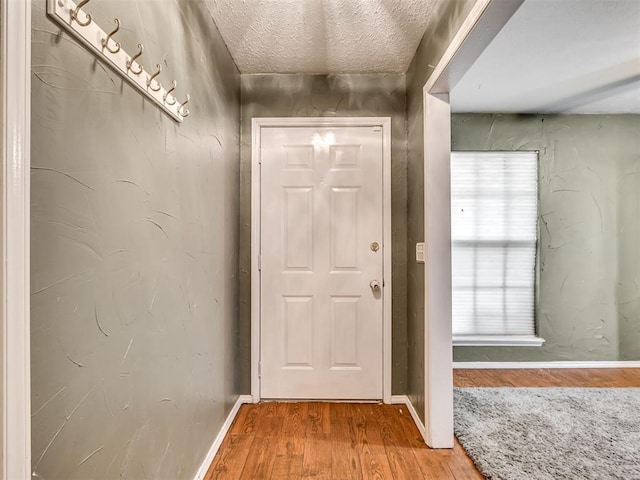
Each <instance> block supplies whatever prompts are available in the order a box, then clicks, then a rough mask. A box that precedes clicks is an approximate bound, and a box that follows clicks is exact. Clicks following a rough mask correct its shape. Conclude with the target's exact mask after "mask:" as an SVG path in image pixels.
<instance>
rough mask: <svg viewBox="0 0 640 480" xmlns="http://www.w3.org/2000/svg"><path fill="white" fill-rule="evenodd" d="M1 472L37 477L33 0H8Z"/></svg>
mask: <svg viewBox="0 0 640 480" xmlns="http://www.w3.org/2000/svg"><path fill="white" fill-rule="evenodd" d="M0 8H1V9H2V13H1V18H2V24H1V25H0V33H1V35H2V41H1V42H0V43H1V44H2V53H1V54H0V58H1V61H2V66H1V68H0V71H1V74H2V78H1V80H0V82H1V84H2V98H1V99H0V104H1V105H2V127H1V128H2V134H0V145H1V146H2V174H1V178H2V199H1V200H0V202H1V205H2V262H1V263H0V265H1V266H0V271H2V293H1V295H2V313H1V320H0V322H1V331H0V339H1V341H2V346H1V347H0V348H2V360H1V362H2V363H1V375H2V385H1V392H0V393H1V399H0V402H1V406H2V418H1V420H0V423H1V424H2V441H1V442H2V443H1V446H2V452H1V454H0V455H1V456H0V466H1V473H2V478H7V479H25V478H30V477H31V411H30V405H31V398H30V397H31V388H30V387H31V380H30V363H31V359H30V348H29V347H30V345H29V342H30V339H29V307H30V286H29V285H30V278H29V242H30V239H29V235H30V232H29V224H30V199H29V195H30V193H29V192H30V189H29V187H30V175H29V174H30V146H31V139H30V132H31V1H30V0H8V1H3V2H1V5H0Z"/></svg>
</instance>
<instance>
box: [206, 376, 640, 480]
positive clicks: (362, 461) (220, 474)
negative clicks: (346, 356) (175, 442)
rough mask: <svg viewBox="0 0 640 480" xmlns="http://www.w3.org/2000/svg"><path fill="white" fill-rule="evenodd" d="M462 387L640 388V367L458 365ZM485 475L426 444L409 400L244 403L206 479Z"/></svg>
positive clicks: (456, 478)
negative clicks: (403, 402)
mask: <svg viewBox="0 0 640 480" xmlns="http://www.w3.org/2000/svg"><path fill="white" fill-rule="evenodd" d="M454 384H455V385H456V386H460V387H481V386H483V387H499V386H514V387H534V386H537V387H556V386H566V387H581V386H585V387H638V386H640V369H579V370H573V369H571V370H570V369H549V370H454ZM308 478H313V479H326V480H369V479H376V480H386V479H389V480H404V479H410V480H417V479H421V478H422V479H433V480H482V479H483V477H482V475H481V474H480V473H479V472H478V470H477V469H476V467H475V466H474V465H473V462H472V461H471V459H470V458H469V457H468V456H467V454H466V453H465V451H464V450H463V448H462V447H461V446H460V444H459V443H458V442H457V440H456V443H455V446H454V448H453V449H452V450H432V449H430V448H428V447H426V446H425V444H424V442H423V440H422V438H421V437H420V433H419V432H418V429H417V428H416V426H415V424H414V422H413V419H412V418H411V415H410V414H409V412H408V411H407V409H406V407H405V406H404V405H382V404H372V403H369V404H367V403H359V404H357V403H320V402H304V403H302V402H297V403H296V402H291V403H287V402H265V403H260V404H255V405H243V406H242V407H241V409H240V411H239V413H238V415H237V417H236V419H235V421H234V422H233V425H232V426H231V429H230V430H229V433H228V434H227V436H226V437H225V440H224V442H223V443H222V445H221V447H220V449H219V450H218V453H217V455H216V457H215V458H214V460H213V462H212V464H211V467H210V468H209V471H208V473H207V475H206V477H205V480H212V479H224V480H230V479H243V480H244V479H248V480H258V479H274V480H286V479H291V480H294V479H295V480H297V479H308Z"/></svg>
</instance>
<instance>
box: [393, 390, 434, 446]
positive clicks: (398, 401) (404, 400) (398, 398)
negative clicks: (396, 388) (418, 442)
mask: <svg viewBox="0 0 640 480" xmlns="http://www.w3.org/2000/svg"><path fill="white" fill-rule="evenodd" d="M391 403H393V404H395V405H405V406H406V407H407V410H409V413H410V414H411V418H413V422H414V423H415V424H416V427H418V431H419V432H420V435H421V436H422V438H423V439H424V441H425V443H426V442H427V438H426V429H425V428H424V424H423V423H422V420H420V417H419V416H418V412H417V411H416V409H415V407H414V406H413V403H411V400H410V399H409V397H408V396H407V395H391Z"/></svg>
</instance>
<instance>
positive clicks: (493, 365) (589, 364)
mask: <svg viewBox="0 0 640 480" xmlns="http://www.w3.org/2000/svg"><path fill="white" fill-rule="evenodd" d="M453 368H456V369H458V368H469V369H487V370H490V369H496V370H503V369H504V370H510V369H521V368H533V369H545V368H640V362H637V361H626V360H621V361H602V362H601V361H582V362H580V361H577V362H565V361H558V362H453Z"/></svg>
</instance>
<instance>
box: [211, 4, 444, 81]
mask: <svg viewBox="0 0 640 480" xmlns="http://www.w3.org/2000/svg"><path fill="white" fill-rule="evenodd" d="M442 1H443V0H207V3H208V5H209V8H210V10H211V14H212V16H213V18H214V20H215V22H216V24H217V26H218V29H219V30H220V33H221V34H222V36H223V38H224V39H225V42H226V43H227V46H228V47H229V50H230V52H231V55H232V56H233V58H234V60H235V61H236V64H237V65H238V68H239V69H240V71H241V72H242V73H387V72H388V73H404V72H406V70H407V68H408V67H409V63H410V62H411V59H412V58H413V55H414V54H415V52H416V48H417V46H418V43H419V42H420V39H421V38H422V35H423V34H424V32H425V29H426V26H427V24H428V23H429V22H430V20H431V19H432V17H433V15H434V11H435V10H436V9H435V4H436V3H442ZM445 1H450V0H445Z"/></svg>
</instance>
